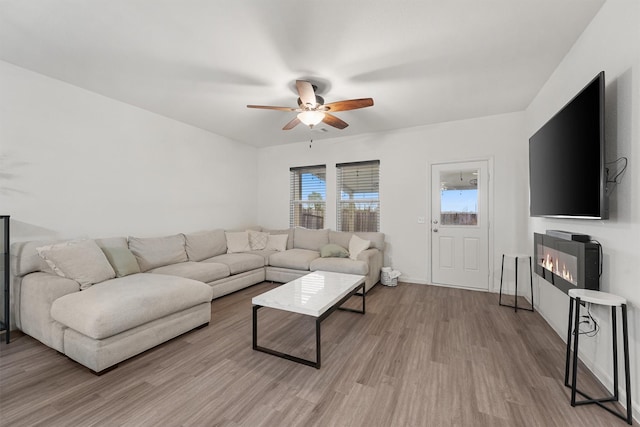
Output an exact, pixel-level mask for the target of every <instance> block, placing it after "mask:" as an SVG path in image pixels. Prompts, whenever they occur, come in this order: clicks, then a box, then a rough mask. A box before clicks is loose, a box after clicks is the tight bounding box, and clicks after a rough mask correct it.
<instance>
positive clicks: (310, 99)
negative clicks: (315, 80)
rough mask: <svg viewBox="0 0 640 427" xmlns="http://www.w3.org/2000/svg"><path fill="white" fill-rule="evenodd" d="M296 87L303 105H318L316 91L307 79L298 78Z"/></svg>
mask: <svg viewBox="0 0 640 427" xmlns="http://www.w3.org/2000/svg"><path fill="white" fill-rule="evenodd" d="M296 88H297V89H298V95H300V100H301V101H302V105H308V106H310V107H311V108H313V107H315V106H316V93H315V92H314V91H313V86H312V85H311V83H309V82H307V81H305V80H296Z"/></svg>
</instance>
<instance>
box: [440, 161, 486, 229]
mask: <svg viewBox="0 0 640 427" xmlns="http://www.w3.org/2000/svg"><path fill="white" fill-rule="evenodd" d="M440 224H441V225H473V226H475V225H478V170H477V169H467V170H459V171H447V172H440Z"/></svg>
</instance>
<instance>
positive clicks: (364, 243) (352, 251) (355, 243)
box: [349, 234, 371, 260]
mask: <svg viewBox="0 0 640 427" xmlns="http://www.w3.org/2000/svg"><path fill="white" fill-rule="evenodd" d="M370 245H371V240H364V239H361V238H360V237H358V236H356V235H355V234H354V235H353V236H351V240H349V258H351V259H353V260H356V259H358V255H360V252H362V251H365V250H367V249H369V246H370Z"/></svg>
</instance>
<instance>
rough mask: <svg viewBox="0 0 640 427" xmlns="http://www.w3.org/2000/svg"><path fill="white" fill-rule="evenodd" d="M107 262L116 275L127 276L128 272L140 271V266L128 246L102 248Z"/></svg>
mask: <svg viewBox="0 0 640 427" xmlns="http://www.w3.org/2000/svg"><path fill="white" fill-rule="evenodd" d="M102 252H104V254H105V256H106V257H107V259H108V260H109V263H110V264H111V266H112V267H113V269H114V271H115V272H116V276H117V277H124V276H128V275H129V274H135V273H140V266H139V265H138V260H137V259H136V257H135V255H133V252H131V251H130V250H129V248H110V247H104V248H102Z"/></svg>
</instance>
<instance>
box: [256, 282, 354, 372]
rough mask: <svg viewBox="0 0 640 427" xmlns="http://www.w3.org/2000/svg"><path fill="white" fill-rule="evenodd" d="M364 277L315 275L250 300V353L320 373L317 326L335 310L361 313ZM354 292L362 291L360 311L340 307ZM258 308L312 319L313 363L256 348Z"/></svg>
mask: <svg viewBox="0 0 640 427" xmlns="http://www.w3.org/2000/svg"><path fill="white" fill-rule="evenodd" d="M364 279H365V277H364V276H359V275H355V274H344V273H333V272H328V271H315V272H313V273H310V274H307V275H306V276H302V277H300V278H299V279H296V280H293V281H291V282H289V283H285V284H284V285H281V286H279V287H277V288H274V289H272V290H270V291H268V292H265V293H263V294H260V295H258V296H255V297H253V298H252V300H251V302H252V303H253V349H254V350H257V351H261V352H263V353H268V354H271V355H273V356H278V357H282V358H284V359H287V360H291V361H294V362H298V363H302V364H304V365H308V366H313V367H314V368H316V369H320V349H321V342H320V324H321V323H322V321H323V320H324V319H326V318H327V317H329V315H330V314H331V313H333V312H334V311H336V310H337V309H340V310H344V311H351V312H354V313H360V314H364V313H365V295H364V294H365V292H364ZM358 290H360V291H362V310H354V309H350V308H342V307H340V306H341V305H342V304H344V303H345V302H346V301H347V300H348V299H349V298H351V297H352V296H353V295H355V294H356V293H357V292H358ZM262 307H269V308H274V309H277V310H283V311H289V312H293V313H299V314H304V315H306V316H312V317H315V318H316V360H315V361H313V360H308V359H302V358H300V357H296V356H293V355H291V354H287V353H282V352H279V351H276V350H273V349H270V348H266V347H262V346H259V345H258V310H259V309H261V308H262Z"/></svg>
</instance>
